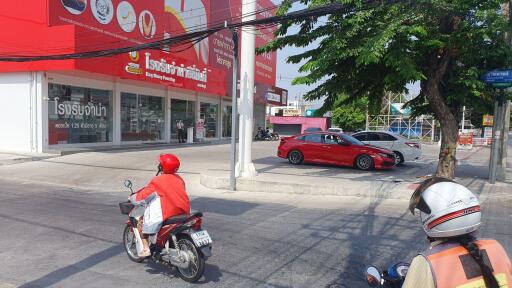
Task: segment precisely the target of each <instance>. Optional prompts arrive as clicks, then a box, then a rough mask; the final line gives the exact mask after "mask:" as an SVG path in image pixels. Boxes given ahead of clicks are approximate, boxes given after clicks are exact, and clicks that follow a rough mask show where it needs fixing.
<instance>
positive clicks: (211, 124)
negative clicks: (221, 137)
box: [201, 103, 219, 138]
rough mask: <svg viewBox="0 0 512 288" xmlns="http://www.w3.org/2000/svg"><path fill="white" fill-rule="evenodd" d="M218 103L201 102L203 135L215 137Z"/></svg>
mask: <svg viewBox="0 0 512 288" xmlns="http://www.w3.org/2000/svg"><path fill="white" fill-rule="evenodd" d="M218 112H219V105H218V104H210V103H201V119H202V120H204V137H205V138H216V137H217V119H218V115H219V114H218Z"/></svg>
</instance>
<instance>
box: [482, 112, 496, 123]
mask: <svg viewBox="0 0 512 288" xmlns="http://www.w3.org/2000/svg"><path fill="white" fill-rule="evenodd" d="M482 118H483V119H482V125H484V126H493V125H494V116H492V115H488V114H485V115H484V116H483V117H482Z"/></svg>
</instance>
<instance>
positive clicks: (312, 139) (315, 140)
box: [300, 133, 324, 163]
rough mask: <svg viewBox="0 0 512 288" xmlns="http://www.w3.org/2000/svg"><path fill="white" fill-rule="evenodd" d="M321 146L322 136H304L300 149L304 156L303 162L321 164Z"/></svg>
mask: <svg viewBox="0 0 512 288" xmlns="http://www.w3.org/2000/svg"><path fill="white" fill-rule="evenodd" d="M322 146H323V145H322V134H314V133H312V134H306V136H305V137H304V142H303V143H302V144H301V149H300V150H301V152H302V154H304V161H306V162H317V163H320V162H323V161H322V154H323V149H324V148H323V147H322Z"/></svg>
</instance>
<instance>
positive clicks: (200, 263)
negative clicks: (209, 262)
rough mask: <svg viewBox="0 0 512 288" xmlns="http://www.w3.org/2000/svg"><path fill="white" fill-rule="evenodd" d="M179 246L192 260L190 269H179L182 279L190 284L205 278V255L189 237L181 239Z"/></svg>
mask: <svg viewBox="0 0 512 288" xmlns="http://www.w3.org/2000/svg"><path fill="white" fill-rule="evenodd" d="M178 246H179V249H180V250H182V251H185V252H186V253H187V254H188V256H189V259H190V262H189V266H188V268H186V269H184V268H179V267H178V272H179V273H178V274H179V276H180V278H181V279H183V280H185V281H187V282H189V283H194V282H196V281H197V280H199V279H200V278H201V277H202V276H203V272H204V265H205V260H204V255H203V254H202V253H201V251H199V250H198V249H197V247H196V246H195V245H194V243H193V242H192V241H191V240H190V239H189V238H188V237H183V238H181V239H179V240H178Z"/></svg>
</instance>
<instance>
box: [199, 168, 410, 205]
mask: <svg viewBox="0 0 512 288" xmlns="http://www.w3.org/2000/svg"><path fill="white" fill-rule="evenodd" d="M200 183H201V185H203V186H205V187H207V188H210V189H222V190H229V189H230V187H229V177H225V176H213V175H208V174H203V173H202V174H201V175H200ZM408 185H410V183H408V182H404V183H395V182H391V181H371V182H370V181H352V180H341V181H339V182H338V183H336V184H327V185H326V184H324V185H316V184H305V183H286V182H276V181H265V180H258V179H254V178H237V179H236V186H237V190H240V191H247V192H264V193H281V194H304V195H330V196H353V197H362V198H377V199H399V200H409V198H410V197H411V194H412V192H413V190H411V189H410V188H408V187H407V186H408Z"/></svg>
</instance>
